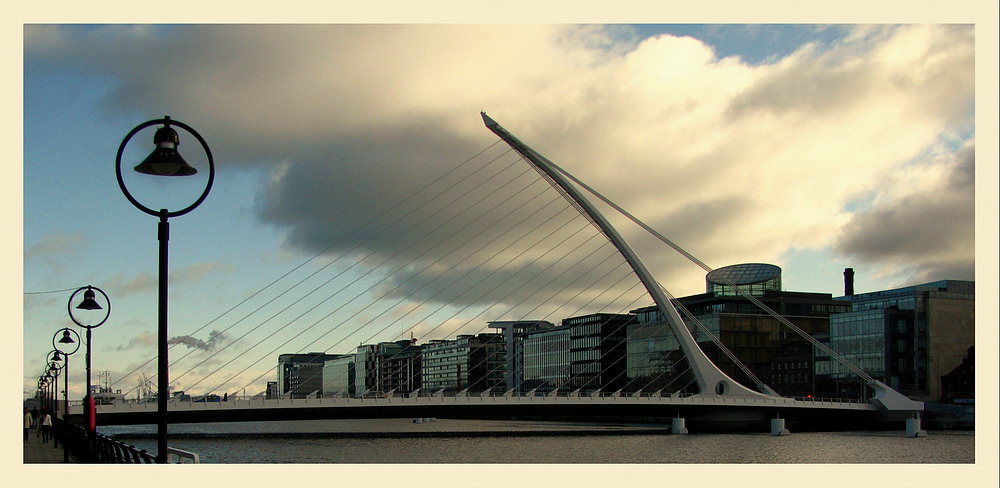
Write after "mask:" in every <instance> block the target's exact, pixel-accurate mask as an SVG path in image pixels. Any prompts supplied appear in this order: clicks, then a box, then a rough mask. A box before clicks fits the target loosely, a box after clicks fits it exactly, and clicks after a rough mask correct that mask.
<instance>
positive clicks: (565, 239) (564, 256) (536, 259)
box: [359, 180, 596, 334]
mask: <svg viewBox="0 0 1000 488" xmlns="http://www.w3.org/2000/svg"><path fill="white" fill-rule="evenodd" d="M536 181H537V180H536ZM548 206H549V205H548V204H547V205H546V206H545V207H546V208H547V207H548ZM561 212H562V211H560V213H561ZM577 215H578V214H577ZM553 217H554V216H553ZM551 218H552V217H550V218H549V220H551ZM545 223H547V221H546V222H543V223H541V224H539V225H536V226H535V229H537V228H538V227H539V226H541V225H542V224H545ZM568 223H569V222H567V223H565V224H563V225H562V226H560V227H559V228H556V229H553V230H552V231H551V232H550V233H549V236H551V235H552V234H554V233H555V232H556V231H558V230H560V229H561V228H562V227H565V226H566V225H567V224H568ZM587 227H588V225H584V226H583V227H581V228H580V229H578V230H577V231H576V232H574V233H573V234H572V235H571V236H570V237H564V238H563V241H564V242H566V241H569V239H570V238H572V236H573V235H576V234H578V233H579V232H580V231H581V230H583V229H585V228H587ZM533 230H534V229H533ZM531 233H532V231H528V232H527V233H526V234H525V235H530V234H531ZM547 237H548V236H546V237H544V238H542V239H541V240H539V242H541V241H542V240H545V239H547ZM593 237H596V236H593ZM593 237H591V238H589V239H587V242H589V241H590V240H592V239H593ZM515 242H516V241H515ZM515 242H512V243H511V244H510V245H513V244H514V243H515ZM582 244H585V243H582ZM582 244H581V246H582ZM510 245H508V247H510ZM534 247H537V246H536V245H534V244H533V245H529V246H528V247H526V248H525V250H524V251H522V252H521V254H523V253H524V252H525V251H527V250H529V249H531V248H534ZM577 247H578V248H579V247H580V246H577ZM505 250H506V248H505V249H501V251H500V252H503V251H505ZM552 250H554V248H553V249H552ZM552 250H549V251H547V252H546V253H545V254H543V255H540V256H538V257H536V258H535V259H534V260H533V261H532V263H534V262H535V261H538V259H540V258H542V257H544V256H545V255H547V254H549V253H551V252H552ZM594 252H596V249H595V250H594V251H591V254H593V253H594ZM473 254H475V253H473ZM498 254H499V252H498V253H496V254H495V255H494V256H496V255H498ZM570 254H571V253H569V252H567V253H565V254H564V255H563V256H562V257H561V258H560V259H559V260H557V261H555V262H553V263H551V264H550V265H549V266H548V267H547V268H546V269H545V270H542V271H540V272H539V273H538V274H541V273H542V272H545V271H546V270H547V269H548V268H550V267H552V266H554V265H555V264H558V262H559V261H561V260H562V259H565V258H566V257H568V256H569V255H570ZM518 257H520V255H518V256H514V257H513V258H511V259H510V260H508V264H509V263H510V262H511V261H513V260H514V259H517V258H518ZM490 260H491V259H487V260H486V261H490ZM532 263H528V266H531V265H532ZM505 266H506V264H505V265H504V267H505ZM500 269H501V268H498V269H495V270H494V272H496V271H499V270H500ZM525 269H527V268H525ZM538 274H536V276H537V275H538ZM510 278H513V276H511V277H510ZM510 278H508V280H505V281H504V282H503V283H499V284H498V285H497V287H499V286H501V285H503V284H504V283H506V281H509V279H510ZM457 282H458V281H456V283H457ZM494 288H496V287H494ZM512 292H513V290H512ZM508 295H510V293H508ZM477 300H478V299H477ZM477 300H474V301H477ZM501 300H506V297H505V298H503V299H501ZM460 312H461V311H460ZM484 312H485V310H484ZM484 312H481V313H480V315H481V314H482V313H484ZM456 313H458V312H456ZM453 316H454V315H453ZM390 325H392V324H390ZM441 325H443V323H442V324H441ZM387 327H388V326H387ZM411 329H412V327H411ZM359 330H360V328H359ZM404 334H405V333H404Z"/></svg>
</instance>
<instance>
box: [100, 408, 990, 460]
mask: <svg viewBox="0 0 1000 488" xmlns="http://www.w3.org/2000/svg"><path fill="white" fill-rule="evenodd" d="M413 420H414V419H377V420H310V421H282V422H252V423H251V422H233V423H214V424H176V425H171V426H170V427H169V435H170V439H169V444H170V446H171V447H174V448H179V449H183V450H186V451H190V452H194V453H197V454H198V455H199V458H200V461H201V462H202V463H210V464H236V463H240V464H251V463H273V464H277V463H299V464H307V463H326V464H333V463H349V464H364V463H386V464H409V463H453V464H464V463H477V464H483V463H491V464H492V463H518V464H536V463H545V464H563V463H586V464H648V463H654V464H705V463H724V464H828V463H838V464H873V463H888V464H928V463H930V464H955V463H959V464H962V463H975V461H976V458H975V433H974V432H973V431H930V432H929V435H928V436H927V437H923V438H908V437H906V436H905V435H904V432H903V425H900V430H898V431H872V432H860V431H858V432H801V433H796V432H792V434H791V435H790V436H783V437H774V436H771V435H770V434H769V433H759V434H755V433H750V434H696V433H695V434H688V435H669V434H668V432H669V425H648V424H588V423H562V422H544V421H512V420H508V421H490V420H451V419H434V421H426V422H421V423H414V421H413ZM98 430H99V431H100V432H101V433H104V434H106V435H112V436H114V437H116V438H118V439H119V440H121V441H122V442H124V443H126V444H132V445H134V446H136V447H138V448H141V449H147V450H149V451H150V452H155V451H156V435H155V434H156V426H154V425H132V426H106V427H99V428H98Z"/></svg>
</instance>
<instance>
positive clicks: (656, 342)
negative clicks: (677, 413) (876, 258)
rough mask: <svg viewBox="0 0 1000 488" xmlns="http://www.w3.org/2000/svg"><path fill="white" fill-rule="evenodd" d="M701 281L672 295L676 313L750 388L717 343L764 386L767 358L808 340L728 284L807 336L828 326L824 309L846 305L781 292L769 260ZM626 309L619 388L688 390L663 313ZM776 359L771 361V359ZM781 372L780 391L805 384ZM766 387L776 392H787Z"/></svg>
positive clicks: (751, 383) (822, 296) (753, 384)
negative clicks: (624, 367) (624, 379)
mask: <svg viewBox="0 0 1000 488" xmlns="http://www.w3.org/2000/svg"><path fill="white" fill-rule="evenodd" d="M705 281H706V293H704V294H700V295H692V296H688V297H683V298H679V299H678V300H677V301H678V303H679V304H680V305H681V307H679V308H680V313H681V316H682V317H683V318H684V322H685V324H686V325H687V327H688V329H689V330H690V331H691V332H692V335H694V337H695V340H696V341H697V342H698V345H699V346H700V347H701V349H702V350H703V351H704V352H705V354H706V355H707V356H708V358H709V359H711V361H712V362H713V363H715V364H716V365H717V366H718V367H719V369H721V370H722V371H723V372H724V373H726V374H727V375H729V376H730V377H731V378H733V379H734V380H736V381H738V382H740V383H741V384H743V385H744V386H746V387H748V388H751V389H757V388H758V385H757V381H755V380H754V379H753V378H752V377H751V376H750V375H748V374H747V373H746V372H744V371H743V369H742V368H741V367H740V366H739V365H738V364H737V363H736V361H734V360H733V359H732V358H730V356H729V354H726V353H725V351H724V350H723V348H722V346H724V347H725V348H726V349H728V350H729V352H730V353H731V354H732V355H733V356H734V357H735V358H737V359H738V360H739V362H740V363H742V364H743V365H744V366H745V367H746V368H747V369H748V370H749V371H750V373H752V374H753V375H754V376H756V377H757V379H758V380H759V381H761V382H763V383H765V384H766V383H767V382H768V379H769V378H770V377H771V374H772V367H773V365H772V363H773V362H774V361H775V360H776V359H777V358H780V356H779V355H781V354H785V355H787V354H791V353H792V351H794V350H796V349H799V350H801V349H802V348H808V347H809V344H810V343H809V342H808V339H806V338H803V337H801V336H799V335H798V334H797V333H796V332H794V331H792V330H790V329H789V328H788V327H787V326H785V325H784V324H782V323H781V322H780V321H779V320H778V319H777V318H775V317H773V316H772V315H770V314H769V313H768V312H766V311H765V310H763V309H762V308H760V307H759V306H758V305H757V304H755V303H753V302H752V301H751V300H749V299H748V298H746V297H745V296H743V295H742V294H740V293H739V292H738V291H737V289H736V287H739V288H741V289H743V290H744V291H746V292H748V293H749V294H750V295H751V296H753V297H754V298H755V299H756V300H758V301H759V302H761V303H763V304H764V305H765V306H767V307H768V308H770V309H771V310H774V311H775V312H777V313H778V314H779V315H780V316H781V317H783V318H784V319H786V320H788V321H790V322H791V323H793V324H795V325H796V326H797V327H798V328H800V329H801V330H803V331H804V332H805V333H806V334H809V335H812V336H815V335H821V334H826V333H827V332H828V330H829V320H830V319H829V317H830V315H831V314H833V313H837V312H843V311H847V310H849V307H848V306H847V305H846V304H845V303H844V302H842V301H837V300H834V299H833V296H832V295H831V294H827V293H802V292H789V291H783V290H782V289H781V268H779V267H777V266H774V265H770V264H760V263H750V264H737V265H733V266H727V267H724V268H719V269H717V270H714V271H712V272H710V273H708V274H707V275H706V277H705ZM633 313H635V315H636V317H637V320H636V322H635V324H634V325H632V326H631V327H630V329H629V331H628V340H627V343H628V362H629V370H628V374H629V382H628V387H627V390H629V391H636V390H643V391H649V390H654V391H655V390H660V389H666V390H667V391H671V392H673V391H680V392H691V391H692V390H691V389H692V388H693V377H692V376H691V374H690V372H689V371H688V366H687V361H686V359H684V358H683V355H682V354H681V353H680V346H679V344H678V342H677V340H676V338H675V337H674V336H673V333H672V332H671V331H670V329H669V327H667V326H666V323H665V318H664V317H663V315H662V314H661V313H660V311H659V310H658V309H657V307H655V306H654V307H646V308H642V309H638V310H635V311H633ZM713 337H714V338H715V339H718V341H719V342H720V343H721V344H722V346H720V345H719V344H717V343H716V342H715V341H714V340H713ZM784 362H785V361H783V360H782V361H778V364H783V363H784ZM788 362H790V363H791V362H793V361H790V360H789V361H788ZM799 363H801V361H799ZM779 367H780V366H779ZM796 368H801V369H803V370H804V369H806V368H807V366H805V365H802V364H798V365H796ZM782 375H783V376H782V386H783V388H784V389H786V390H787V391H788V392H794V393H807V392H808V390H809V389H811V387H812V378H811V377H810V376H804V375H792V374H791V373H783V374H782ZM769 386H771V387H772V388H774V389H775V390H776V391H777V392H778V393H780V394H783V395H791V394H794V393H786V391H781V390H779V389H778V388H776V387H774V386H773V385H769ZM807 394H808V393H807Z"/></svg>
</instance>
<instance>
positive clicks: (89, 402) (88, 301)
mask: <svg viewBox="0 0 1000 488" xmlns="http://www.w3.org/2000/svg"><path fill="white" fill-rule="evenodd" d="M80 292H83V300H82V301H81V302H80V303H79V304H77V305H76V307H73V299H74V298H76V296H77V295H78V294H79V293H80ZM97 293H100V294H101V296H103V297H104V302H105V303H106V304H107V306H108V308H107V310H105V309H104V307H103V306H101V304H100V303H98V302H97ZM74 308H75V309H76V310H77V311H78V312H76V313H74V312H73V310H74ZM66 309H67V310H69V318H70V319H72V320H73V323H75V324H76V325H79V326H80V327H83V328H84V329H86V330H87V333H86V336H85V337H86V339H85V340H84V342H86V343H87V383H86V386H87V395H86V396H85V397H84V398H83V408H84V422H85V424H86V428H87V432H88V433H92V432H94V431H95V430H96V429H97V419H96V415H95V413H94V396H93V393H92V392H91V391H90V390H91V388H90V381H91V380H90V368H91V364H93V363H92V356H91V342H92V341H91V331H92V330H94V329H96V328H98V327H100V326H101V325H103V324H104V323H105V322H107V321H108V317H110V316H111V300H110V299H109V298H108V294H107V293H104V290H102V289H100V288H98V287H96V286H90V285H87V286H83V287H80V288H78V289H77V290H76V291H74V292H73V294H72V295H70V296H69V302H68V303H67V305H66ZM81 310H82V311H85V312H94V311H97V310H105V311H104V313H103V314H101V313H98V314H96V315H94V314H86V315H85V317H84V319H83V320H82V321H81V318H80V317H77V316H76V314H77V313H80V312H79V311H81ZM101 315H103V317H101ZM86 317H90V318H91V320H86ZM94 319H100V320H94ZM64 337H68V336H67V335H64ZM77 337H79V336H77ZM56 349H59V348H58V347H56Z"/></svg>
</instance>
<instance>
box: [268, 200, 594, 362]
mask: <svg viewBox="0 0 1000 488" xmlns="http://www.w3.org/2000/svg"><path fill="white" fill-rule="evenodd" d="M560 214H561V212H559V213H556V214H554V215H552V216H551V217H549V218H548V219H546V220H545V221H543V222H542V223H541V224H539V225H537V226H536V227H535V229H537V228H538V227H540V226H542V225H543V224H547V223H548V222H550V221H551V220H552V219H554V218H555V217H557V216H558V215H560ZM571 222H572V220H570V221H567V222H565V223H563V224H562V225H560V226H559V227H556V228H554V229H553V230H552V231H551V232H549V234H548V235H546V236H544V237H542V238H541V239H540V240H539V241H538V242H541V241H544V240H545V239H548V238H549V237H551V236H552V235H554V234H555V233H556V232H557V231H559V230H561V229H563V228H564V227H566V226H567V225H568V224H570V223H571ZM585 228H586V226H584V227H581V228H580V229H578V230H577V231H576V232H574V233H573V234H571V236H572V235H576V234H577V233H579V232H580V231H581V230H583V229H585ZM530 232H531V231H529V233H530ZM525 235H527V234H525ZM523 237H524V236H522V237H520V238H518V239H515V240H514V241H512V242H511V243H510V244H508V245H507V247H504V248H503V249H501V250H500V251H498V252H496V253H494V255H493V256H491V257H489V258H487V259H486V261H485V262H488V261H490V260H492V259H493V258H494V257H496V256H498V255H499V254H501V253H502V252H504V251H506V250H507V249H509V248H510V246H512V245H513V244H514V243H516V242H518V241H520V240H521V239H523ZM581 245H582V244H581ZM530 247H531V246H528V247H526V248H525V249H524V250H522V251H521V252H520V253H519V254H516V255H514V256H513V257H512V258H510V259H509V260H508V261H507V263H505V264H504V265H501V266H500V267H497V268H495V269H494V270H493V271H491V272H490V273H488V274H487V275H485V276H483V277H482V278H480V279H479V280H478V281H477V282H475V283H473V284H471V285H470V286H468V287H467V290H466V291H468V290H472V289H474V288H475V286H476V285H478V284H480V283H483V282H485V280H486V279H488V278H490V277H491V276H493V274H495V273H497V272H499V271H501V270H502V269H504V267H506V265H507V264H510V263H511V262H513V261H514V260H516V259H518V258H520V257H521V256H522V255H523V254H524V253H525V252H527V251H528V249H530ZM473 255H475V253H473ZM540 257H541V256H539V258H540ZM537 259H538V258H536V260H537ZM482 264H483V263H481V264H480V265H479V266H476V267H472V268H470V269H469V271H467V272H466V273H465V274H463V275H462V276H461V277H459V278H458V279H456V280H454V281H453V283H452V284H451V285H448V286H447V287H445V288H442V289H441V290H439V291H438V292H437V294H440V293H443V292H445V291H447V290H448V288H449V287H451V286H454V285H456V284H458V283H460V282H461V281H462V279H464V278H465V277H467V276H469V275H471V274H472V273H473V272H474V271H476V270H478V269H479V267H481V266H482ZM452 268H454V266H452ZM452 268H449V270H450V269H452ZM443 274H444V273H442V274H441V275H439V276H442V275H443ZM508 280H509V278H508ZM504 283H506V281H504V282H501V283H498V284H497V285H495V286H494V287H493V288H492V289H490V290H487V291H485V292H483V293H482V294H481V295H480V296H479V297H477V298H475V299H474V300H472V301H473V302H475V301H478V300H479V299H481V298H482V297H483V296H485V295H486V294H487V293H489V292H491V291H493V290H495V289H496V288H498V287H499V286H501V285H503V284H504ZM418 291H419V290H418ZM463 293H464V292H463ZM437 294H435V295H434V296H436V295H437ZM434 296H432V297H431V298H428V299H426V300H424V302H423V303H422V304H421V305H423V304H426V303H427V302H429V301H430V300H431V299H432V298H434ZM406 298H408V297H404V300H405V299H406ZM447 305H448V303H444V304H442V305H441V306H440V307H438V309H436V310H434V311H432V312H431V313H430V314H428V315H427V316H425V319H426V318H427V317H430V316H432V315H433V314H434V313H436V312H438V311H440V310H441V309H443V308H444V307H446V306H447ZM467 308H468V307H465V308H463V309H461V310H459V311H458V312H455V314H453V315H452V317H449V319H450V318H454V317H455V316H456V315H458V314H459V313H460V312H461V311H464V310H466V309H467ZM416 309H417V308H413V309H411V311H413V310H416ZM484 312H485V310H484ZM481 313H482V312H481ZM408 314H409V312H407V314H404V315H403V316H402V317H399V318H398V319H397V321H398V320H399V319H402V318H403V317H405V316H406V315H408ZM447 320H448V319H446V321H447ZM344 322H346V321H342V322H341V324H338V327H339V326H340V325H343V323H344ZM370 322H371V321H369V323H370ZM369 323H365V324H363V325H362V326H360V327H358V328H357V329H356V330H355V331H354V332H352V333H351V334H350V335H348V336H345V337H344V339H341V340H340V341H338V342H336V343H335V344H333V345H332V346H330V347H329V348H327V349H326V351H324V353H326V352H328V351H329V350H331V349H332V348H334V347H336V346H337V345H339V344H340V343H341V342H343V341H344V340H346V339H347V338H348V337H351V336H353V335H354V334H356V333H357V332H360V331H361V330H362V329H363V328H365V326H367V325H369ZM418 323H419V322H418ZM444 323H445V322H442V323H441V324H439V325H438V326H436V327H435V328H434V329H431V332H433V330H436V329H437V328H438V327H440V326H441V325H444ZM395 324H396V321H394V322H392V323H390V324H388V325H387V326H385V327H384V328H383V329H382V330H380V331H378V332H376V333H375V334H373V335H372V336H371V337H369V338H368V339H367V340H366V341H370V340H372V339H374V338H375V337H376V336H378V335H379V334H381V333H382V332H384V331H385V330H387V329H388V328H389V327H391V326H394V325H395ZM414 327H415V326H414ZM335 328H336V327H335ZM412 328H413V327H410V329H409V330H412ZM332 331H333V329H331V330H330V331H328V333H329V332H332ZM404 333H405V332H404ZM428 333H429V332H428ZM314 342H315V341H314ZM311 345H312V344H310V346H311ZM307 347H308V346H307ZM265 374H266V373H265ZM259 379H260V377H258V378H256V379H255V380H254V381H257V380H259Z"/></svg>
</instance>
